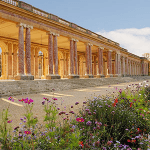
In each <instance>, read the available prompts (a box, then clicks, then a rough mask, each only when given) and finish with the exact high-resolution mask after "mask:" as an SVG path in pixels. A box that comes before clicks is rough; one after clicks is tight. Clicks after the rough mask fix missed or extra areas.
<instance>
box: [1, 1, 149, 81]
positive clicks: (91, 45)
mask: <svg viewBox="0 0 150 150" xmlns="http://www.w3.org/2000/svg"><path fill="white" fill-rule="evenodd" d="M0 48H1V49H0V52H1V55H0V79H1V80H7V79H11V80H12V79H14V80H34V79H47V80H49V79H60V78H69V79H72V78H93V77H94V78H101V77H118V76H141V75H144V76H145V75H148V63H149V60H148V59H147V58H146V57H139V56H136V55H134V54H132V53H130V52H128V50H126V49H124V48H122V47H120V45H119V43H117V42H114V41H112V40H110V39H107V38H105V37H103V36H101V35H98V34H96V33H94V32H92V31H90V30H87V29H85V28H83V27H80V26H78V25H77V24H75V23H71V22H69V21H66V20H64V19H62V18H59V17H58V16H55V15H53V14H50V13H48V12H45V11H43V10H40V9H38V8H35V7H34V6H32V5H29V4H27V3H25V2H23V1H19V0H0Z"/></svg>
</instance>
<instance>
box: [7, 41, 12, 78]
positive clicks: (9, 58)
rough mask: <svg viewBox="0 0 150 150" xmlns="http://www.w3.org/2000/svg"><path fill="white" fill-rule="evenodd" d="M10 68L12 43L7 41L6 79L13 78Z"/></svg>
mask: <svg viewBox="0 0 150 150" xmlns="http://www.w3.org/2000/svg"><path fill="white" fill-rule="evenodd" d="M12 69H13V65H12V43H8V79H13V76H12Z"/></svg>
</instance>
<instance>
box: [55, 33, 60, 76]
mask: <svg viewBox="0 0 150 150" xmlns="http://www.w3.org/2000/svg"><path fill="white" fill-rule="evenodd" d="M57 36H59V34H56V33H54V34H53V42H54V52H53V53H54V74H55V79H60V75H59V74H58V47H57Z"/></svg>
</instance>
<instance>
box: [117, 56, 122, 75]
mask: <svg viewBox="0 0 150 150" xmlns="http://www.w3.org/2000/svg"><path fill="white" fill-rule="evenodd" d="M120 57H121V56H120V53H118V76H121V59H120Z"/></svg>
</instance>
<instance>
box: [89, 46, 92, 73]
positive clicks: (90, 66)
mask: <svg viewBox="0 0 150 150" xmlns="http://www.w3.org/2000/svg"><path fill="white" fill-rule="evenodd" d="M91 46H92V45H91V44H90V45H89V74H90V75H92V48H91Z"/></svg>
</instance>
